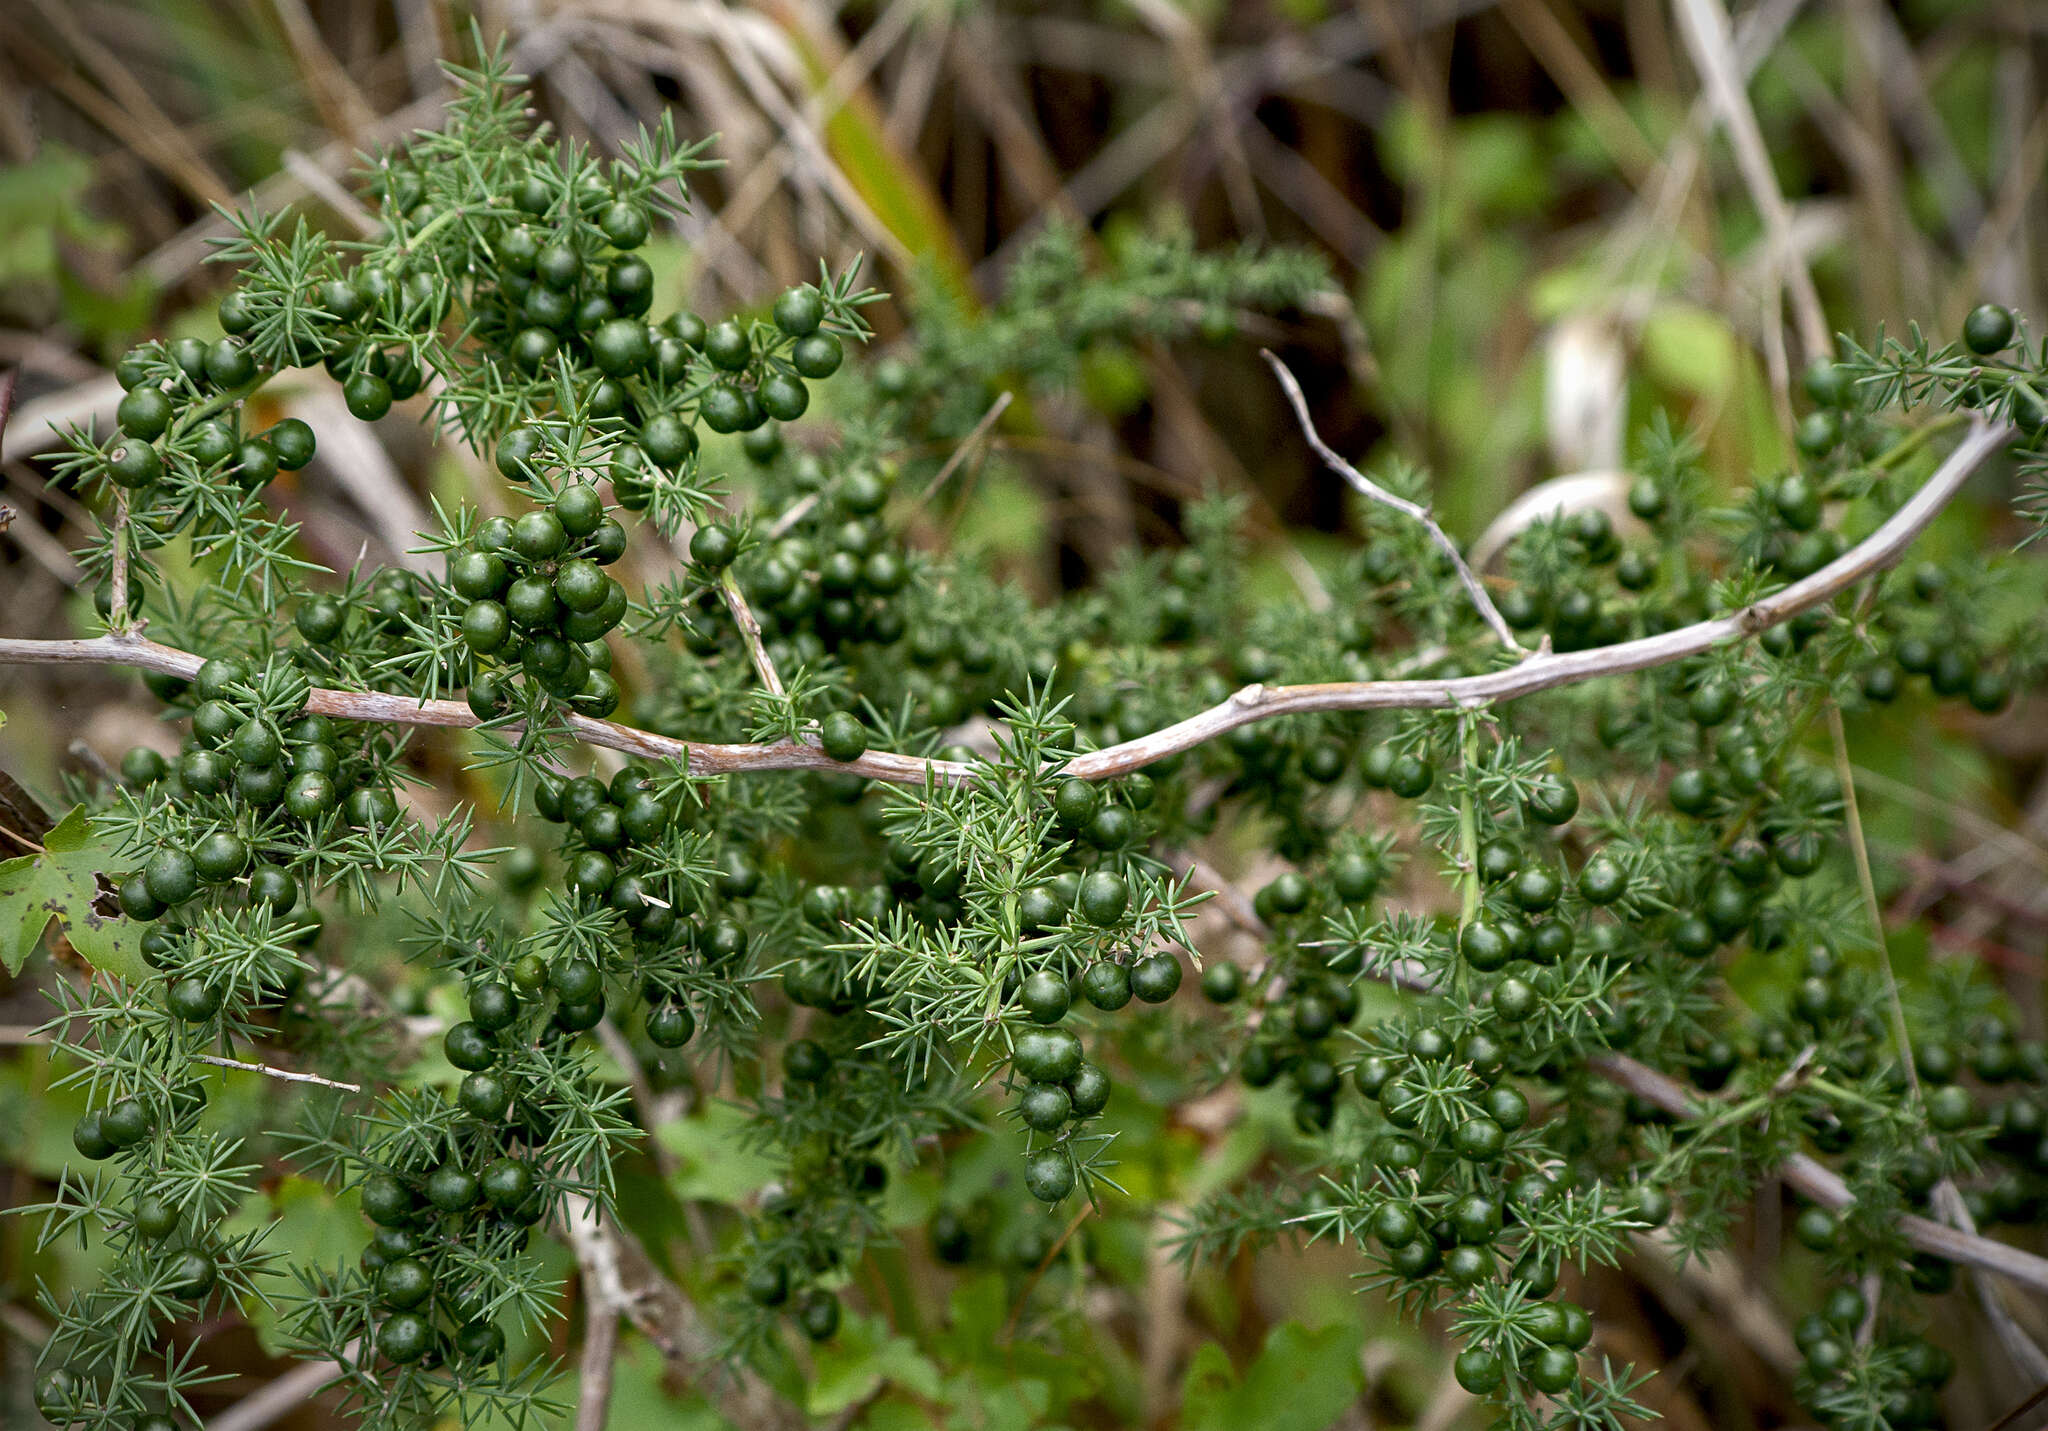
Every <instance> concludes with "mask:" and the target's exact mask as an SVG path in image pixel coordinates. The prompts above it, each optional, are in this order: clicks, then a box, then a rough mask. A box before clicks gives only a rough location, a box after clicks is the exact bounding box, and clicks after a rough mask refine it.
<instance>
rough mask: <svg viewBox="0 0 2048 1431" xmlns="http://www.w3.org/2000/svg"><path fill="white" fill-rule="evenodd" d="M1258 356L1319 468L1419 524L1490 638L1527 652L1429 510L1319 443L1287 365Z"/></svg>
mask: <svg viewBox="0 0 2048 1431" xmlns="http://www.w3.org/2000/svg"><path fill="white" fill-rule="evenodd" d="M1259 356H1260V357H1262V358H1264V359H1265V360H1266V365H1267V366H1268V367H1270V368H1272V370H1273V376H1274V377H1276V378H1278V379H1279V380H1280V386H1281V388H1282V390H1283V391H1285V392H1286V394H1287V401H1288V403H1289V404H1290V405H1291V406H1292V407H1293V408H1294V416H1295V419H1296V420H1297V421H1298V422H1299V423H1300V424H1301V431H1302V435H1303V436H1304V437H1306V438H1307V439H1308V445H1309V446H1310V447H1313V448H1314V449H1315V451H1316V455H1317V456H1318V457H1320V458H1322V459H1323V465H1324V466H1325V467H1328V468H1329V469H1330V470H1331V471H1332V472H1335V473H1336V474H1337V475H1338V476H1340V477H1342V478H1343V479H1344V480H1345V481H1346V482H1349V483H1350V484H1351V485H1352V486H1353V487H1354V488H1356V489H1357V490H1358V491H1359V493H1361V494H1362V495H1363V496H1365V497H1368V498H1370V499H1371V500H1372V501H1375V502H1378V503H1379V504H1380V505H1381V506H1383V507H1391V508H1393V509H1394V510H1395V511H1397V512H1399V513H1400V514H1401V515H1402V516H1404V517H1407V518H1408V519H1410V520H1411V521H1414V522H1419V523H1421V525H1422V527H1423V529H1424V530H1425V531H1427V532H1428V533H1429V539H1430V540H1431V541H1433V542H1435V543H1436V545H1437V549H1438V550H1439V551H1441V552H1442V553H1443V554H1444V555H1445V556H1446V557H1449V558H1450V562H1451V567H1452V569H1453V570H1455V571H1456V572H1457V573H1458V581H1459V583H1460V584H1461V585H1462V586H1463V587H1464V588H1465V591H1466V593H1467V594H1468V595H1470V596H1471V598H1472V604H1473V605H1474V606H1476V607H1478V608H1479V616H1480V619H1481V620H1483V621H1485V622H1486V624H1487V626H1488V627H1490V628H1491V629H1492V631H1493V634H1494V635H1495V636H1497V637H1499V638H1500V643H1501V644H1502V645H1503V646H1505V647H1507V648H1508V649H1509V650H1510V651H1522V650H1526V649H1527V648H1526V647H1524V646H1523V645H1522V643H1521V642H1519V641H1517V640H1516V639H1515V633H1514V631H1513V630H1511V629H1510V628H1509V626H1508V623H1507V620H1506V619H1505V618H1504V617H1503V616H1502V615H1501V614H1500V611H1499V609H1498V608H1497V607H1495V606H1494V604H1493V598H1492V597H1490V596H1488V595H1487V594H1486V588H1485V587H1484V586H1482V585H1481V584H1480V581H1479V578H1478V577H1476V576H1474V575H1473V574H1472V568H1471V567H1469V566H1467V565H1466V564H1465V554H1464V553H1463V552H1461V551H1459V550H1458V544H1457V543H1456V542H1454V541H1452V540H1451V538H1450V534H1449V533H1447V532H1446V531H1444V529H1443V528H1442V527H1440V526H1438V525H1437V521H1436V518H1435V517H1433V516H1431V515H1430V511H1429V508H1427V507H1425V506H1423V505H1422V504H1421V503H1420V502H1411V501H1409V500H1408V499H1407V498H1406V497H1401V496H1397V495H1395V494H1394V493H1392V492H1389V491H1388V490H1387V489H1386V488H1384V487H1382V486H1380V484H1379V483H1377V482H1375V481H1373V480H1372V478H1370V477H1368V476H1366V475H1365V474H1364V473H1363V472H1361V471H1359V470H1358V469H1357V468H1356V467H1353V466H1352V465H1351V464H1350V463H1349V462H1346V461H1345V460H1344V459H1343V458H1342V457H1340V456H1338V455H1337V450H1336V449H1335V448H1333V447H1331V446H1330V445H1329V444H1328V443H1327V442H1325V441H1323V437H1322V434H1321V433H1319V432H1317V431H1316V425H1315V420H1314V419H1313V418H1311V417H1310V416H1309V412H1308V399H1307V398H1306V397H1304V396H1303V395H1302V391H1301V384H1300V383H1298V382H1296V381H1295V378H1294V374H1293V373H1292V372H1291V371H1289V369H1288V367H1287V364H1285V363H1283V362H1281V361H1280V359H1279V358H1278V357H1276V356H1274V354H1273V351H1272V350H1271V349H1270V348H1261V349H1259Z"/></svg>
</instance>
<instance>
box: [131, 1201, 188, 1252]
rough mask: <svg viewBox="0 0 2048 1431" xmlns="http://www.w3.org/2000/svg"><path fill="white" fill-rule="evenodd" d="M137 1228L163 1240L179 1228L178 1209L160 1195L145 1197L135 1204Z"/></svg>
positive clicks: (154, 1240) (149, 1236)
mask: <svg viewBox="0 0 2048 1431" xmlns="http://www.w3.org/2000/svg"><path fill="white" fill-rule="evenodd" d="M135 1230H136V1231H137V1232H139V1233H141V1234H142V1235H143V1236H144V1237H146V1238H148V1239H149V1240H150V1241H151V1242H161V1241H163V1240H164V1239H165V1238H166V1237H169V1236H170V1235H171V1234H172V1233H174V1232H176V1231H177V1230H178V1214H177V1211H176V1209H174V1208H172V1207H171V1205H170V1204H169V1203H167V1202H165V1201H164V1200H163V1199H162V1198H160V1197H145V1198H143V1199H142V1200H140V1201H139V1202H137V1203H136V1204H135Z"/></svg>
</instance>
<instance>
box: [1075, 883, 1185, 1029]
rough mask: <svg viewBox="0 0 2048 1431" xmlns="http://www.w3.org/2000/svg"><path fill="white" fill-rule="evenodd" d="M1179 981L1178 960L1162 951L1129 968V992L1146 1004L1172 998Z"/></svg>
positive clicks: (1149, 955)
mask: <svg viewBox="0 0 2048 1431" xmlns="http://www.w3.org/2000/svg"><path fill="white" fill-rule="evenodd" d="M1083 898H1086V894H1085V891H1084V893H1083ZM1180 980H1181V968H1180V960H1178V959H1176V958H1174V956H1173V955H1171V954H1168V953H1166V952H1165V951H1164V950H1161V951H1160V952H1158V953H1156V954H1147V955H1146V956H1145V957H1144V958H1142V959H1140V960H1139V961H1138V962H1137V963H1136V964H1133V965H1132V966H1131V992H1132V993H1134V994H1136V995H1137V996H1138V997H1139V998H1140V999H1141V1000H1143V1001H1144V1002H1145V1003H1148V1004H1163V1003H1165V1002H1166V1001H1167V1000H1168V999H1170V998H1172V997H1173V995H1174V992H1175V991H1176V990H1177V989H1179V988H1180Z"/></svg>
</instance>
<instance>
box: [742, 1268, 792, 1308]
mask: <svg viewBox="0 0 2048 1431" xmlns="http://www.w3.org/2000/svg"><path fill="white" fill-rule="evenodd" d="M745 1285H746V1291H747V1296H748V1298H749V1299H750V1300H751V1301H753V1302H754V1303H755V1304H756V1305H758V1306H762V1307H779V1306H781V1305H782V1304H783V1303H784V1302H786V1301H788V1300H789V1272H788V1270H787V1269H786V1268H784V1267H783V1265H782V1264H781V1263H779V1262H763V1263H761V1264H760V1265H758V1266H755V1267H751V1268H749V1269H747V1278H746V1284H745Z"/></svg>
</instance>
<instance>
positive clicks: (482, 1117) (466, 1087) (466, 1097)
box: [455, 1072, 512, 1123]
mask: <svg viewBox="0 0 2048 1431" xmlns="http://www.w3.org/2000/svg"><path fill="white" fill-rule="evenodd" d="M455 1105H456V1107H458V1108H460V1109H461V1110H462V1111H463V1112H464V1113H465V1114H466V1115H468V1116H469V1117H471V1118H474V1119H475V1120H476V1121H477V1122H479V1123H496V1122H498V1121H499V1120H501V1119H502V1118H504V1116H505V1114H506V1113H507V1111H509V1110H510V1109H511V1107H512V1091H511V1090H510V1089H509V1088H507V1087H506V1086H505V1080H504V1079H502V1078H500V1077H499V1076H498V1075H497V1074H495V1073H485V1072H477V1073H472V1074H470V1075H469V1076H468V1077H467V1078H465V1079H463V1080H462V1086H461V1087H460V1088H458V1089H457V1090H456V1092H455Z"/></svg>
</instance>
